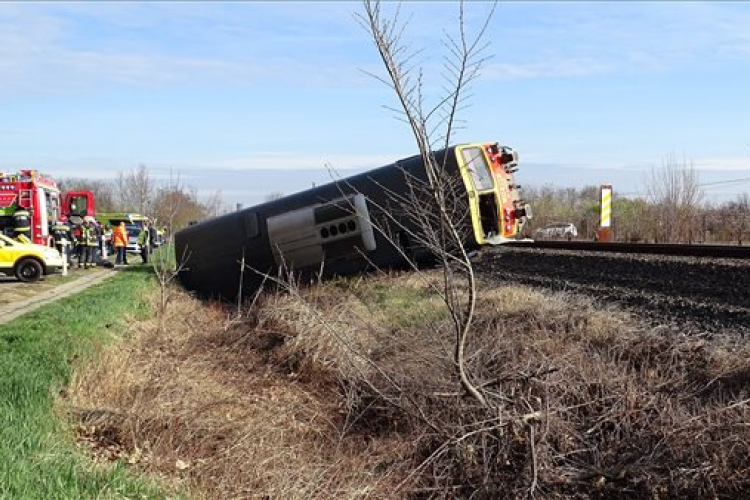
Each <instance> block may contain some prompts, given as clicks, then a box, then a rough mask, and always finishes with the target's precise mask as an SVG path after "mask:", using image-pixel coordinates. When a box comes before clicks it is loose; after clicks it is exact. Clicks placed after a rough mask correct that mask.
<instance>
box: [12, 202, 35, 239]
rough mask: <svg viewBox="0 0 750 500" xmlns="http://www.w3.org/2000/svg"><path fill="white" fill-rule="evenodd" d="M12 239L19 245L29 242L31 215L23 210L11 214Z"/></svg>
mask: <svg viewBox="0 0 750 500" xmlns="http://www.w3.org/2000/svg"><path fill="white" fill-rule="evenodd" d="M13 237H14V238H15V239H17V240H18V241H20V242H21V243H30V242H31V213H30V212H29V211H28V210H26V209H25V208H19V209H18V210H16V212H15V213H14V214H13Z"/></svg>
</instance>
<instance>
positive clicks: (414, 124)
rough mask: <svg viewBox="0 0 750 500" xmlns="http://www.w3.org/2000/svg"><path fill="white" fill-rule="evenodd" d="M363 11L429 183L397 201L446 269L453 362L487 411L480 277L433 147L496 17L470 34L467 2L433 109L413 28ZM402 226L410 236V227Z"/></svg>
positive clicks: (368, 7)
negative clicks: (478, 364) (407, 35)
mask: <svg viewBox="0 0 750 500" xmlns="http://www.w3.org/2000/svg"><path fill="white" fill-rule="evenodd" d="M493 10H494V7H493ZM364 11H365V12H364V14H363V15H361V16H359V21H360V23H361V24H362V26H363V27H364V28H365V29H366V30H367V32H368V34H369V35H370V37H371V39H372V41H373V42H374V44H375V46H376V48H377V50H378V53H379V55H380V58H381V60H382V62H383V64H384V66H385V70H386V73H387V76H385V77H381V76H378V75H372V76H373V77H375V78H376V79H377V80H378V81H380V82H382V83H384V84H385V85H387V86H388V87H389V88H390V89H391V90H392V91H393V92H394V94H395V96H396V98H397V100H398V107H394V108H389V109H391V110H392V111H394V112H396V114H397V116H398V117H399V118H400V119H401V120H403V121H404V122H405V123H407V124H408V126H409V128H410V130H411V132H412V135H413V136H414V140H415V142H416V144H417V147H418V148H419V153H420V155H421V157H422V161H423V164H424V168H425V174H426V179H427V182H426V183H420V182H418V181H417V180H416V179H407V181H408V182H409V184H410V185H409V189H410V195H409V196H405V197H404V196H394V199H393V200H392V201H393V205H392V206H395V207H396V209H397V210H398V209H401V210H403V211H405V212H406V213H408V214H412V216H413V217H414V218H415V222H416V224H417V225H418V227H420V228H422V229H424V234H423V235H420V234H414V233H411V234H409V236H411V237H412V238H415V239H416V240H418V242H419V243H420V244H421V245H422V246H424V247H426V248H427V249H429V251H430V252H431V253H433V254H434V255H435V256H436V257H437V258H438V259H439V261H440V263H441V264H442V268H443V271H444V274H443V276H444V280H443V291H442V298H443V300H444V301H445V304H446V306H447V308H448V310H449V312H450V315H451V317H452V319H453V326H454V328H455V348H454V361H455V364H456V367H457V370H458V374H459V378H460V380H461V385H462V386H463V388H464V389H465V390H466V391H467V392H468V393H469V394H471V396H472V397H473V398H475V399H476V400H477V401H478V402H479V403H480V404H481V405H482V406H487V404H488V403H487V400H486V398H485V396H484V395H483V394H482V391H481V390H480V389H479V388H478V386H477V384H476V383H475V382H474V381H472V380H471V375H470V374H469V373H468V372H467V370H466V359H465V346H466V340H467V336H468V335H469V332H470V329H471V325H472V319H473V316H474V312H475V307H476V276H475V273H474V269H473V266H472V263H471V260H470V258H469V255H468V253H467V250H466V248H465V246H464V241H465V240H464V232H463V230H462V224H461V223H460V221H461V220H462V218H463V217H464V214H465V211H464V210H461V209H462V208H463V207H459V206H457V204H456V197H455V196H453V193H455V190H454V186H455V182H456V179H452V178H451V177H452V176H451V175H450V174H449V173H448V172H447V170H446V168H445V167H446V164H445V162H446V160H447V157H446V156H443V157H439V156H436V154H435V153H436V151H435V149H434V148H436V147H438V146H442V147H445V148H447V147H448V146H449V145H450V143H451V140H452V139H453V136H454V133H455V130H456V128H457V127H458V123H459V122H458V114H459V112H460V111H461V110H462V109H463V108H464V107H465V105H466V93H467V90H468V88H469V86H470V84H471V83H472V82H473V81H474V80H475V79H476V78H477V76H478V75H479V70H480V69H481V67H482V64H483V62H484V61H485V56H484V51H485V49H486V44H485V43H484V42H483V37H484V33H485V31H486V29H487V26H488V23H489V20H490V18H491V16H492V12H490V14H489V15H488V16H487V18H486V19H485V23H484V24H483V25H481V26H480V27H479V28H480V29H479V30H478V32H477V34H476V36H473V37H470V36H469V35H468V34H467V32H466V27H465V20H464V6H463V3H461V4H460V6H459V14H458V15H459V17H458V26H459V35H458V36H457V37H452V36H447V37H446V39H445V46H446V48H447V49H448V52H449V55H448V56H447V57H446V58H445V60H444V74H443V78H444V95H442V96H440V97H439V98H438V100H437V102H436V103H435V104H434V105H432V106H428V105H427V104H426V99H425V97H426V96H425V79H424V73H423V70H422V68H421V67H419V66H418V65H416V64H415V58H416V57H418V56H419V52H414V51H410V50H409V49H408V47H407V46H406V45H405V44H404V42H403V34H404V29H405V27H406V24H404V23H401V22H400V19H399V12H400V9H399V8H397V9H396V12H395V13H394V15H393V16H392V17H389V16H387V15H383V13H382V4H381V3H380V2H373V1H369V0H366V1H365V3H364ZM424 196H427V197H429V198H431V200H430V203H423V202H422V201H423V199H424V198H423V197H424ZM433 207H434V209H433ZM401 229H402V230H404V231H408V228H404V227H402V228H401ZM459 277H460V278H463V279H459Z"/></svg>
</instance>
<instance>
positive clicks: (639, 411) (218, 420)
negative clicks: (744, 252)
mask: <svg viewBox="0 0 750 500" xmlns="http://www.w3.org/2000/svg"><path fill="white" fill-rule="evenodd" d="M440 286H441V278H440V274H439V273H422V274H419V275H417V274H413V273H406V274H401V275H393V276H387V277H382V276H380V277H370V278H367V279H364V280H362V279H351V280H340V281H334V282H329V283H326V284H322V285H319V286H315V287H310V288H306V289H297V288H293V289H292V291H291V292H290V293H275V294H273V293H269V294H265V295H263V296H261V297H260V299H259V300H258V302H257V304H256V307H254V308H253V309H252V310H250V311H245V312H244V314H243V316H242V317H241V318H235V317H232V319H231V321H230V320H228V319H227V318H228V317H229V316H230V313H229V312H226V311H225V310H224V309H223V308H222V307H220V306H216V305H214V306H211V305H206V304H200V303H198V302H196V301H194V300H192V299H190V298H188V297H187V296H185V295H181V296H180V299H179V300H178V301H177V302H176V303H175V304H174V305H172V306H171V307H170V309H169V310H168V314H169V318H168V319H167V321H166V324H167V325H169V327H168V328H167V329H166V332H165V333H164V334H163V335H158V333H157V330H158V329H157V328H156V327H155V324H152V323H151V322H141V323H135V324H134V325H133V331H132V334H131V335H132V336H131V339H130V340H129V341H128V342H126V343H124V344H123V345H121V346H120V347H118V349H117V350H116V351H113V352H112V353H110V354H108V355H107V356H106V357H105V358H103V360H102V362H101V363H98V364H97V365H96V366H91V367H87V368H85V369H84V370H83V371H79V375H78V376H77V378H76V380H74V387H73V390H72V391H71V392H72V393H73V404H74V405H75V406H76V407H77V408H79V412H80V414H81V417H82V419H83V424H84V425H83V426H82V429H83V430H84V431H85V433H87V435H88V436H90V437H91V438H92V439H94V438H96V439H98V441H97V443H98V445H99V449H103V448H105V447H103V446H102V443H106V440H107V439H109V440H110V441H111V442H113V443H115V446H116V447H120V448H121V450H120V451H118V453H121V454H123V455H124V456H125V457H127V458H128V459H129V460H130V461H131V462H134V463H137V464H139V465H140V466H141V467H143V468H145V469H146V470H150V471H156V472H159V473H161V474H164V475H168V476H171V477H179V478H182V479H183V480H184V481H186V484H188V485H191V486H194V487H196V488H197V491H200V492H204V493H205V494H206V495H207V496H210V497H214V498H244V497H269V498H302V497H306V498H307V497H320V498H323V497H325V498H330V497H360V496H362V497H365V496H369V497H404V496H413V497H429V498H432V497H444V498H455V497H472V498H520V497H526V496H533V495H539V496H541V497H545V498H571V497H572V498H575V497H578V498H591V497H594V498H645V497H649V498H685V497H706V498H707V497H711V498H714V497H741V496H742V495H743V494H744V493H747V492H748V490H750V471H749V470H748V465H747V456H750V440H749V439H748V438H749V437H750V426H749V425H748V423H747V422H748V417H749V416H750V415H749V413H750V411H749V410H748V401H747V398H748V394H747V392H748V377H750V357H749V356H748V354H750V348H748V347H747V346H746V345H745V344H744V342H743V341H742V340H741V339H740V340H736V341H735V340H732V339H721V338H714V339H707V338H696V337H685V336H681V335H679V334H678V333H675V332H674V331H673V330H672V329H668V328H664V329H659V330H646V329H644V328H643V327H641V326H639V324H638V322H637V321H636V319H634V318H632V317H629V316H627V315H625V314H624V313H622V312H619V311H617V310H615V309H611V310H610V309H602V308H601V307H600V306H597V305H596V304H594V303H592V302H591V301H590V300H589V299H586V298H584V297H580V296H576V295H570V294H564V293H557V294H553V293H549V292H539V291H534V290H532V289H529V288H526V287H518V286H514V287H495V286H492V285H490V284H483V285H482V288H481V290H480V293H479V302H478V304H477V306H478V309H477V314H476V319H475V322H474V324H473V330H472V332H471V335H470V338H469V344H468V346H467V357H466V359H467V364H468V370H469V373H470V374H471V377H472V380H473V382H474V383H475V384H476V385H477V386H478V387H480V389H481V390H482V392H483V394H484V395H485V397H486V398H487V401H488V402H489V405H488V406H482V405H480V404H479V403H478V402H477V401H476V399H474V398H471V397H467V396H466V395H465V394H463V393H462V392H461V390H460V387H461V386H460V384H459V380H458V377H457V375H456V369H455V365H454V363H453V360H452V359H453V358H452V356H453V338H452V335H453V333H452V331H453V330H452V329H451V327H450V325H449V323H448V318H447V316H446V315H445V314H442V313H441V311H442V309H441V305H440V300H439V298H436V296H435V295H434V293H433V290H434V288H435V287H438V288H439V287H440Z"/></svg>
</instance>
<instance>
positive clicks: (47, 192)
mask: <svg viewBox="0 0 750 500" xmlns="http://www.w3.org/2000/svg"><path fill="white" fill-rule="evenodd" d="M60 215H61V214H60V189H59V188H58V187H57V183H56V182H55V181H54V180H52V179H50V178H49V177H45V176H44V175H42V174H40V173H39V172H38V171H36V170H20V171H19V172H17V173H2V172H0V231H2V232H3V233H4V234H6V235H8V236H10V237H13V236H15V235H16V231H17V230H18V229H19V228H20V227H21V226H23V225H26V226H30V229H29V231H27V232H26V236H27V237H28V238H29V239H31V241H32V242H34V243H38V244H40V245H51V244H52V243H51V242H52V238H51V236H50V234H49V226H50V222H53V221H55V220H57V219H58V218H59V217H60Z"/></svg>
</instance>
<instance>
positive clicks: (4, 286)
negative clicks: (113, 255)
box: [0, 267, 116, 324]
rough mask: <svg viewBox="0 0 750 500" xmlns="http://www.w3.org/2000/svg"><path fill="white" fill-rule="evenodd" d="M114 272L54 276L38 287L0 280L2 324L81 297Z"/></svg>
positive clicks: (88, 271) (99, 270) (99, 269)
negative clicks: (88, 289) (75, 297)
mask: <svg viewBox="0 0 750 500" xmlns="http://www.w3.org/2000/svg"><path fill="white" fill-rule="evenodd" d="M115 272H116V271H114V270H113V269H108V268H105V267H97V268H94V269H72V270H70V272H69V274H68V275H67V276H62V275H61V274H55V275H52V276H47V277H45V278H44V279H42V280H41V281H37V282H36V283H21V282H20V281H18V280H16V279H15V278H9V277H5V276H0V324H3V323H7V322H9V321H11V320H13V319H15V318H17V317H19V316H21V315H23V314H26V313H28V312H31V311H33V310H35V309H37V308H38V307H41V306H43V305H45V304H49V303H50V302H54V301H56V300H59V299H61V298H63V297H68V296H70V295H73V294H74V293H78V292H80V291H82V290H84V289H86V288H88V287H90V286H91V285H94V284H96V283H99V282H101V281H103V280H105V279H107V278H108V277H110V276H113V275H114V273H115Z"/></svg>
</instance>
